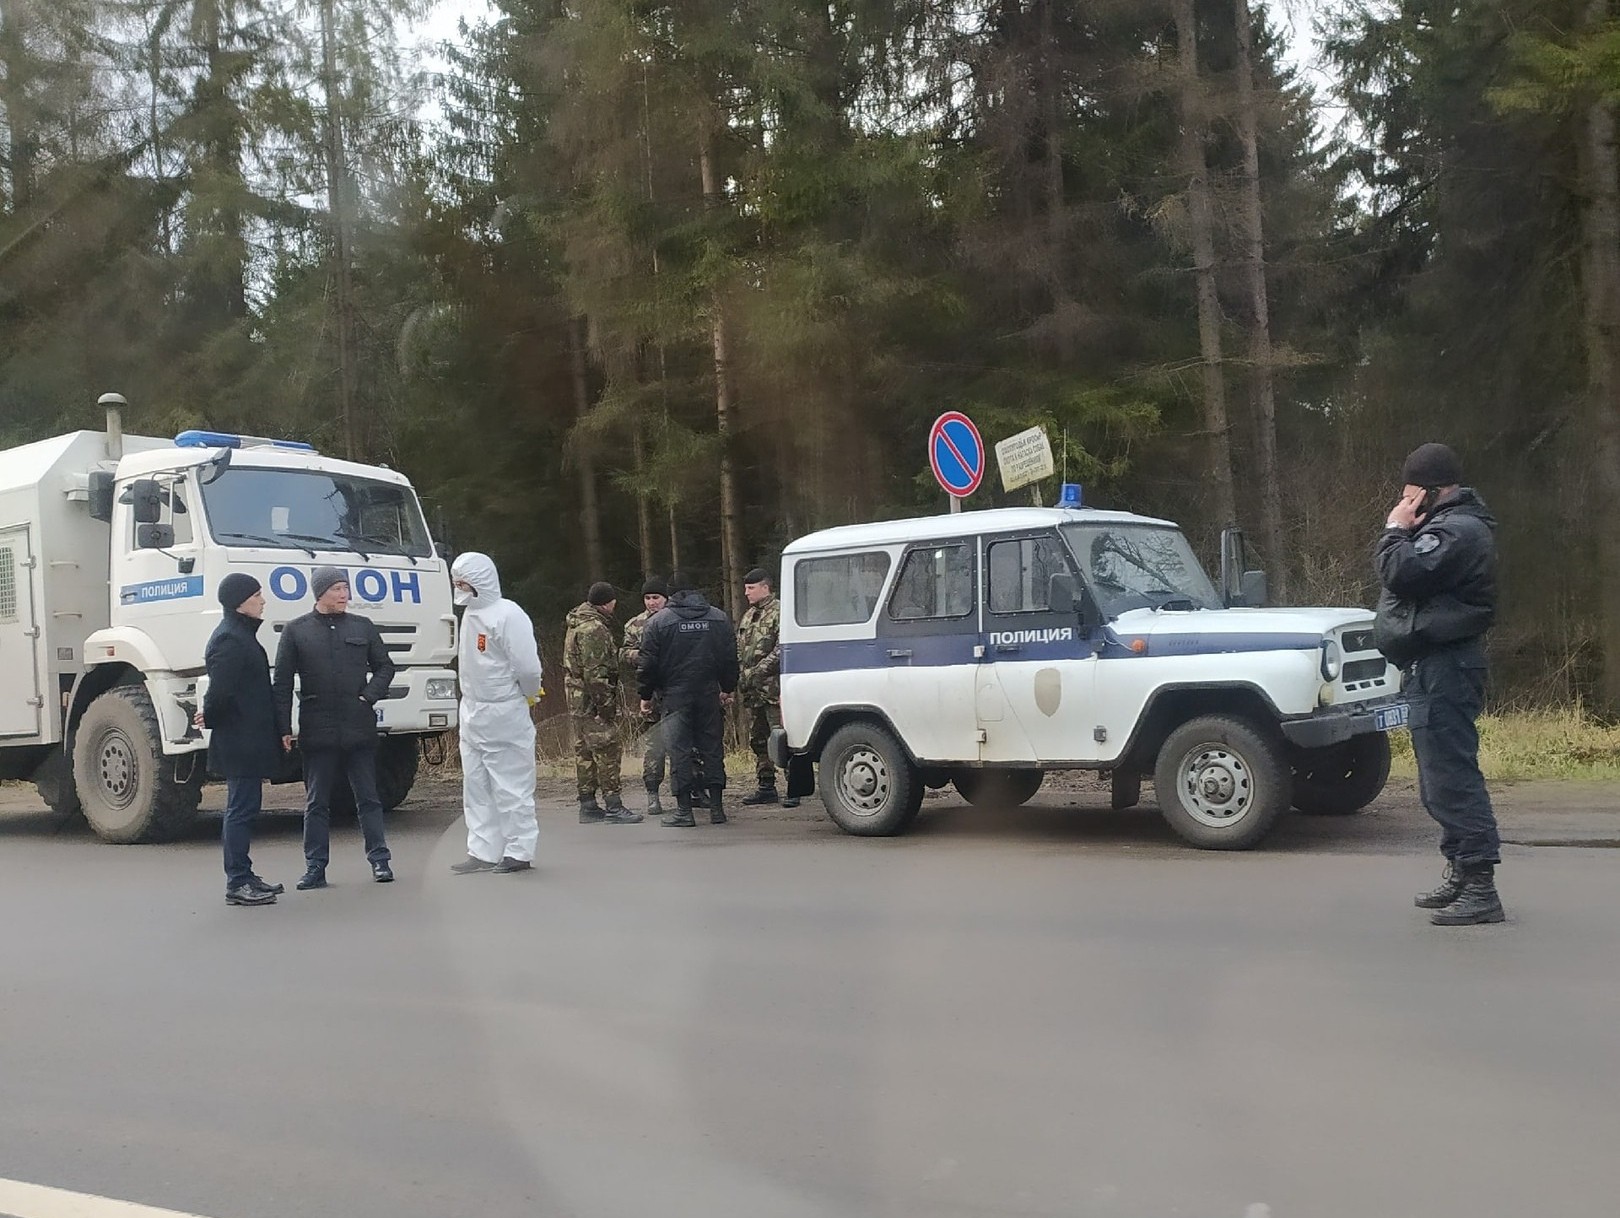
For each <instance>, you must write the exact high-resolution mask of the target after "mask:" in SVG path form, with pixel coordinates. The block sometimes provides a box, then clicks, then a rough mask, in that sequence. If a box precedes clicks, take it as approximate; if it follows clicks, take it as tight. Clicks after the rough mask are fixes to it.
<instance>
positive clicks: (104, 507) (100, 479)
mask: <svg viewBox="0 0 1620 1218" xmlns="http://www.w3.org/2000/svg"><path fill="white" fill-rule="evenodd" d="M89 492H90V494H89V500H90V519H91V520H99V521H101V522H102V523H103V524H106V523H108V522H109V521H111V520H112V514H113V476H112V474H110V473H108V472H107V471H106V470H104V469H93V470H91V471H90V479H89Z"/></svg>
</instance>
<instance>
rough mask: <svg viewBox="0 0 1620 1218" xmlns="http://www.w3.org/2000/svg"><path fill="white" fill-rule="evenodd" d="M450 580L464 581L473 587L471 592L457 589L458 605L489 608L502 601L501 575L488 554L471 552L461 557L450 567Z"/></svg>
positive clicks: (456, 598)
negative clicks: (488, 606)
mask: <svg viewBox="0 0 1620 1218" xmlns="http://www.w3.org/2000/svg"><path fill="white" fill-rule="evenodd" d="M450 578H451V580H458V579H464V580H466V581H467V582H468V583H469V584H471V585H472V586H473V590H472V591H471V592H463V591H462V590H461V589H460V588H457V589H455V600H456V604H458V605H465V606H474V605H477V606H487V605H493V604H494V603H495V602H496V601H498V600H500V599H501V574H500V572H499V571H497V570H496V569H495V560H494V559H492V558H491V557H490V556H489V555H488V554H480V553H478V552H477V551H476V550H469V551H467V553H465V554H462V555H459V556H458V557H457V558H456V561H455V562H454V563H452V564H451V565H450Z"/></svg>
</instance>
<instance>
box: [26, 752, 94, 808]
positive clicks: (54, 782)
mask: <svg viewBox="0 0 1620 1218" xmlns="http://www.w3.org/2000/svg"><path fill="white" fill-rule="evenodd" d="M34 790H36V791H38V792H39V797H40V798H41V799H43V800H44V801H45V803H46V804H47V806H49V808H50V810H51V811H52V812H55V813H56V814H57V815H58V816H77V815H78V814H79V813H80V812H83V811H84V809H83V808H82V807H80V805H79V791H78V788H77V787H75V786H74V785H73V765H72V763H71V762H70V761H69V760H68V754H67V750H66V749H59V748H53V749H51V753H50V756H48V757H47V758H45V760H44V761H42V762H40V763H39V768H38V769H36V770H35V771H34Z"/></svg>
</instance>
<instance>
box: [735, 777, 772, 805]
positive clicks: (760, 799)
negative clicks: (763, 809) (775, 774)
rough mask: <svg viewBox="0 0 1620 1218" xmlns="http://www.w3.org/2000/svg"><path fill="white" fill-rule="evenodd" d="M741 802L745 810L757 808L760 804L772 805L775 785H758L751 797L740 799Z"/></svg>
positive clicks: (765, 783) (768, 783) (766, 783)
mask: <svg viewBox="0 0 1620 1218" xmlns="http://www.w3.org/2000/svg"><path fill="white" fill-rule="evenodd" d="M742 802H743V807H745V808H754V807H758V806H759V805H760V804H774V803H775V802H776V784H775V783H774V782H762V783H760V784H759V788H758V789H757V790H756V791H755V792H754V793H753V794H752V795H744V796H743V797H742Z"/></svg>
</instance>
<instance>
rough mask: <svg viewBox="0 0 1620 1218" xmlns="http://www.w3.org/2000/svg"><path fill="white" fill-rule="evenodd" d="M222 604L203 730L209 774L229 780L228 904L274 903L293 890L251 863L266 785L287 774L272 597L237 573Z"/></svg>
mask: <svg viewBox="0 0 1620 1218" xmlns="http://www.w3.org/2000/svg"><path fill="white" fill-rule="evenodd" d="M219 603H220V605H221V606H222V607H223V608H224V610H225V616H224V618H223V620H221V622H220V623H219V625H218V626H216V627H215V628H214V633H213V635H212V637H210V638H209V640H208V649H207V651H205V652H204V654H203V665H204V667H205V668H206V669H207V671H208V692H207V693H206V694H204V695H203V705H202V710H201V711H199V712H198V714H197V726H198V727H206V728H207V729H208V731H209V736H208V768H209V770H210V771H211V772H213V773H215V774H218V775H219V776H220V777H221V778H223V779H224V780H225V820H224V825H223V827H222V829H221V831H220V839H221V841H222V842H223V844H224V847H225V902H226V904H228V905H274V904H275V903H276V894H277V893H278V892H285V891H286V889H285V887H284V886H282V885H281V884H267V883H265V882H264V881H263V880H262V879H260V878H259V877H258V876H256V875H254V874H253V860H252V859H251V858H249V857H248V848H249V846H250V845H251V844H252V841H253V821H254V818H255V817H257V816H258V815H259V809H260V807H261V804H262V800H263V796H264V780H265V779H266V778H274V777H275V776H276V774H277V773H279V772H280V770H281V753H282V744H281V738H280V736H279V735H278V734H277V732H276V707H275V702H274V701H273V700H272V698H271V696H270V659H269V657H268V656H266V655H265V654H264V648H263V647H261V646H260V645H259V639H258V633H259V627H261V626H263V625H264V591H263V589H262V588H261V587H260V586H259V581H258V580H256V579H254V578H253V577H252V576H251V575H245V574H243V573H242V572H239V571H237V572H232V573H231V574H230V575H227V576H226V577H225V578H224V579H222V580H221V581H220V584H219Z"/></svg>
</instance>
